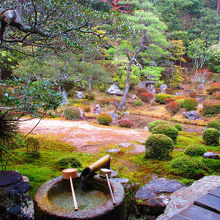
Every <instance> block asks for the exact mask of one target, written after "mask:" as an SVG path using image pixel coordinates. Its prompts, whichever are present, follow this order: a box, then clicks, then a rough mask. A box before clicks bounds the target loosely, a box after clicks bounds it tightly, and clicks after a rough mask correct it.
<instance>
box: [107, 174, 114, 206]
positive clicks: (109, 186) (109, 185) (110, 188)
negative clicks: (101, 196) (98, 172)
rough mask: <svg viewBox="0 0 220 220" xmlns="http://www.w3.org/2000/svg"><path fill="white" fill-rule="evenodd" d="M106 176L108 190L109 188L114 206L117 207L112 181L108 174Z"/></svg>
mask: <svg viewBox="0 0 220 220" xmlns="http://www.w3.org/2000/svg"><path fill="white" fill-rule="evenodd" d="M105 176H106V180H107V183H108V188H109V191H110V194H111V198H112V203H113V205H115V198H114V195H113V192H112V187H111V184H110V181H109V179H108V174H107V173H106V174H105Z"/></svg>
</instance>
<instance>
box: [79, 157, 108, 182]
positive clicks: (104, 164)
mask: <svg viewBox="0 0 220 220" xmlns="http://www.w3.org/2000/svg"><path fill="white" fill-rule="evenodd" d="M110 161H111V156H110V155H109V154H107V155H106V156H104V157H102V158H100V159H99V160H97V161H96V162H95V163H93V164H91V165H90V166H88V167H86V168H85V169H84V170H83V171H82V173H81V175H80V179H81V181H82V182H83V181H85V180H86V179H88V178H89V177H91V176H93V175H94V174H95V172H96V171H98V170H100V169H101V168H107V169H110Z"/></svg>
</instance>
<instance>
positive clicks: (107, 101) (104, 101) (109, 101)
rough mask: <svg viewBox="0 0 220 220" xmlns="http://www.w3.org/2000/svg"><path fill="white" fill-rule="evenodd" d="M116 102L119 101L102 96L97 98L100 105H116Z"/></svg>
mask: <svg viewBox="0 0 220 220" xmlns="http://www.w3.org/2000/svg"><path fill="white" fill-rule="evenodd" d="M118 103H119V101H118V100H117V99H113V98H104V99H100V100H99V104H100V105H101V106H106V105H109V104H113V105H117V104H118Z"/></svg>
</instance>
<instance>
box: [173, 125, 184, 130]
mask: <svg viewBox="0 0 220 220" xmlns="http://www.w3.org/2000/svg"><path fill="white" fill-rule="evenodd" d="M174 128H176V129H177V131H183V126H182V125H180V124H176V125H174Z"/></svg>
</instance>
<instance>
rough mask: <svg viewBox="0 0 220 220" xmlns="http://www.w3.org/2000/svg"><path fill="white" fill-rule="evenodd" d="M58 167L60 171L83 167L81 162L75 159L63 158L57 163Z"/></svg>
mask: <svg viewBox="0 0 220 220" xmlns="http://www.w3.org/2000/svg"><path fill="white" fill-rule="evenodd" d="M56 166H57V168H58V169H59V170H63V169H66V168H80V167H82V165H81V163H80V161H79V160H78V159H77V158H75V157H63V158H61V159H59V160H58V161H57V162H56Z"/></svg>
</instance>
